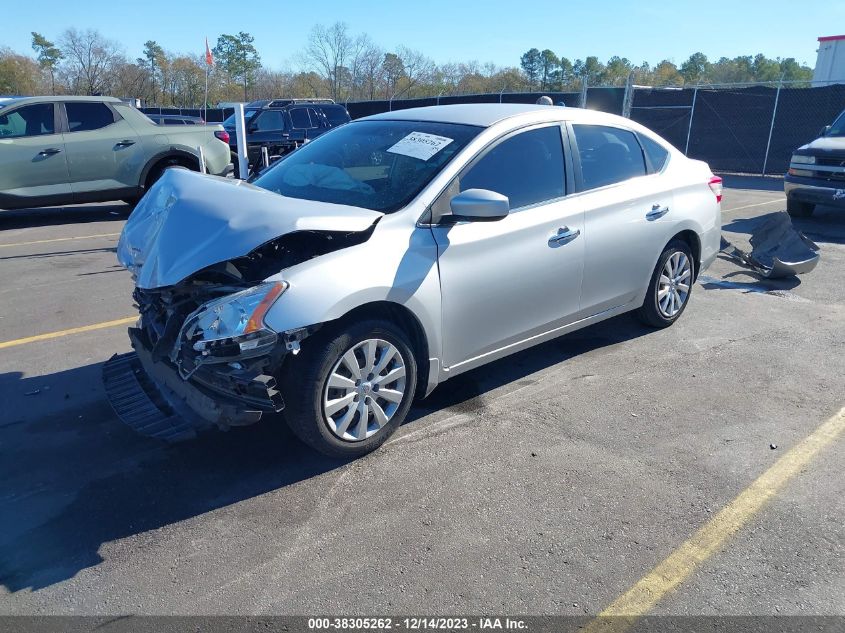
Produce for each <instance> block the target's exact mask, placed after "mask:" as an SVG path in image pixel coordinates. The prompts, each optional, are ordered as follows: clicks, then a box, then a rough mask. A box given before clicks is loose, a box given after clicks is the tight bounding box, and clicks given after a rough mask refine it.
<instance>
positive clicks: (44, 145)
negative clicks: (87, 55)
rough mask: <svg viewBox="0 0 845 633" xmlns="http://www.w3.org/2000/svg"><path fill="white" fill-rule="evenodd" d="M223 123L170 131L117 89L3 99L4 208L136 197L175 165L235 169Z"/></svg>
mask: <svg viewBox="0 0 845 633" xmlns="http://www.w3.org/2000/svg"><path fill="white" fill-rule="evenodd" d="M228 140H229V139H228V135H227V134H226V132H225V130H224V129H223V128H222V126H220V125H213V126H210V125H208V126H180V127H179V128H176V127H174V128H168V129H167V130H166V131H165V130H164V129H162V128H161V127H159V126H158V125H155V124H154V123H153V122H152V121H150V119H148V118H147V117H146V116H144V115H143V114H141V112H139V111H138V110H136V109H135V108H133V107H132V106H130V105H127V104H125V103H123V102H122V101H120V100H119V99H114V98H111V97H67V96H57V97H24V98H20V99H12V100H9V101H5V102H3V103H2V104H0V209H18V208H24V207H36V206H51V205H62V204H77V203H81V202H99V201H106V200H127V201H135V200H137V199H138V198H139V197H140V196H141V195H142V194H143V193H144V191H146V190H147V189H149V188H150V186H152V184H153V183H154V182H155V181H156V180H157V179H158V178H159V177H160V176H161V175H162V174H163V173H164V171H165V169H167V168H168V167H174V166H180V167H186V168H188V169H193V170H198V169H199V159H198V150H197V148H198V147H202V150H203V154H204V156H205V163H206V167H207V169H208V171H209V172H210V173H213V174H218V175H225V174H228V173H231V171H232V169H233V168H232V165H231V158H230V153H229V147H228Z"/></svg>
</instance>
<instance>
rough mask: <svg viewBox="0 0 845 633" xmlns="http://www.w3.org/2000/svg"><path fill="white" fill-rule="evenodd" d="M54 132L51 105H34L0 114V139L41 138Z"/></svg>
mask: <svg viewBox="0 0 845 633" xmlns="http://www.w3.org/2000/svg"><path fill="white" fill-rule="evenodd" d="M54 131H55V129H54V124H53V104H52V103H34V104H32V105H28V106H23V107H22V108H18V109H17V110H15V111H14V112H10V113H9V114H0V138H20V137H23V136H41V135H43V134H53V132H54Z"/></svg>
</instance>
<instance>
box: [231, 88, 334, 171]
mask: <svg viewBox="0 0 845 633" xmlns="http://www.w3.org/2000/svg"><path fill="white" fill-rule="evenodd" d="M348 122H349V113H348V112H347V111H346V108H344V107H343V106H342V105H340V104H337V103H335V102H334V101H332V100H331V99H262V100H260V101H253V102H251V103H248V104H247V105H246V106H245V107H244V124H245V125H246V141H247V157H248V158H249V165H250V169H252V170H255V169H256V167H260V166H261V148H262V147H266V148H267V152H268V154H269V156H270V157H271V161H272V160H273V158H275V157H279V156H284V155H285V154H287V153H288V152H290V151H292V150H294V149H296V148H297V147H299V146H300V145H302V144H303V143H305V142H307V141H310V140H312V139H314V138H316V137H318V136H320V134H322V133H323V132H326V131H327V130H330V129H331V128H333V127H337V126H338V125H343V124H344V123H348ZM223 128H224V129H225V130H226V131H227V132H228V133H229V146H230V147H231V148H232V162H233V163H234V164H235V169H236V170H237V165H238V160H237V156H236V152H237V139H236V137H235V115H234V114H233V115H232V116H230V117H229V118H228V119H226V120H225V121H223Z"/></svg>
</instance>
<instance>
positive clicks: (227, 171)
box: [214, 163, 235, 178]
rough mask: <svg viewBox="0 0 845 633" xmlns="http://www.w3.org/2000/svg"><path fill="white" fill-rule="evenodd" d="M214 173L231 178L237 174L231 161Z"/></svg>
mask: <svg viewBox="0 0 845 633" xmlns="http://www.w3.org/2000/svg"><path fill="white" fill-rule="evenodd" d="M214 175H215V176H223V177H224V178H230V177H232V176H234V175H235V166H234V165H233V164H232V163H229V164H228V165H226V166H225V167H224V168H223V169H222V170H221V171H220V172H218V173H216V174H214Z"/></svg>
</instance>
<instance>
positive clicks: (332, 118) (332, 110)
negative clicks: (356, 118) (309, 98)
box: [317, 106, 349, 127]
mask: <svg viewBox="0 0 845 633" xmlns="http://www.w3.org/2000/svg"><path fill="white" fill-rule="evenodd" d="M317 109H318V110H321V111H322V112H323V114H325V115H326V119H328V121H329V125H331V126H332V127H334V126H335V125H343V124H344V123H349V115H348V114H347V113H346V110H344V109H343V108H341V107H340V106H333V107H332V106H323V107H321V108H317Z"/></svg>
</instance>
